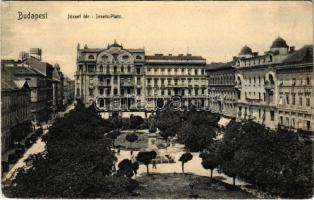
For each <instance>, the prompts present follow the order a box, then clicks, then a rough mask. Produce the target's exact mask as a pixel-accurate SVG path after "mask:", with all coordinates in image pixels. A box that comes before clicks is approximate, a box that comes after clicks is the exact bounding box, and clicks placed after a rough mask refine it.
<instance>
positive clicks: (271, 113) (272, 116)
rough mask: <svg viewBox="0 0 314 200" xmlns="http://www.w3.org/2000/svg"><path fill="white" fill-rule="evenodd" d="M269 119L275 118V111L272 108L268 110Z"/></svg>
mask: <svg viewBox="0 0 314 200" xmlns="http://www.w3.org/2000/svg"><path fill="white" fill-rule="evenodd" d="M270 120H271V121H274V120H275V112H274V111H273V110H272V111H270Z"/></svg>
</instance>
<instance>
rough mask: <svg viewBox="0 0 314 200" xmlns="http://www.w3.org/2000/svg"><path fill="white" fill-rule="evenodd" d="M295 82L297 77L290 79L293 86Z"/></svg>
mask: <svg viewBox="0 0 314 200" xmlns="http://www.w3.org/2000/svg"><path fill="white" fill-rule="evenodd" d="M296 82H297V79H296V78H293V79H292V85H293V86H295V85H296Z"/></svg>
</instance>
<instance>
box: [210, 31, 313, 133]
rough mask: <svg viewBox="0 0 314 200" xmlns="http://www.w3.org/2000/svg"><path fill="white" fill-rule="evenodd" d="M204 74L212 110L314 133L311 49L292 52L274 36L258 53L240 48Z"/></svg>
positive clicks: (291, 49)
mask: <svg viewBox="0 0 314 200" xmlns="http://www.w3.org/2000/svg"><path fill="white" fill-rule="evenodd" d="M207 74H208V80H209V82H208V83H209V84H208V90H209V99H210V101H209V106H210V107H211V109H212V110H213V111H214V112H217V113H220V114H222V115H224V116H227V117H234V118H236V119H239V120H241V119H252V120H254V121H256V122H258V123H261V124H264V125H265V126H267V127H269V128H272V129H275V128H277V127H278V126H279V125H280V126H285V127H289V128H291V129H302V130H307V131H314V100H313V99H314V78H313V46H312V45H305V46H303V47H302V48H300V49H298V50H295V49H294V47H290V46H288V45H287V43H286V41H285V40H284V39H282V38H280V37H278V38H277V39H275V40H274V41H273V43H272V44H271V46H270V49H269V50H268V51H266V52H264V54H262V55H259V54H258V53H257V52H253V51H252V49H251V48H249V47H248V46H244V47H243V48H242V49H241V51H240V53H239V55H238V56H235V57H233V59H232V60H231V61H230V62H227V63H212V64H210V65H208V69H207Z"/></svg>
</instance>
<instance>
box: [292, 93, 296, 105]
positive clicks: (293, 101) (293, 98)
mask: <svg viewBox="0 0 314 200" xmlns="http://www.w3.org/2000/svg"><path fill="white" fill-rule="evenodd" d="M292 105H295V94H292Z"/></svg>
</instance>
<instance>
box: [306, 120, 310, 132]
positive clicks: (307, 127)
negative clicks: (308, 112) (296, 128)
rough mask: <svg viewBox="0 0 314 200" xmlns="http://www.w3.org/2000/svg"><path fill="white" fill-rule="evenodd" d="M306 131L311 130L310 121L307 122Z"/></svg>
mask: <svg viewBox="0 0 314 200" xmlns="http://www.w3.org/2000/svg"><path fill="white" fill-rule="evenodd" d="M306 130H308V131H309V130H311V122H310V121H306Z"/></svg>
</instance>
